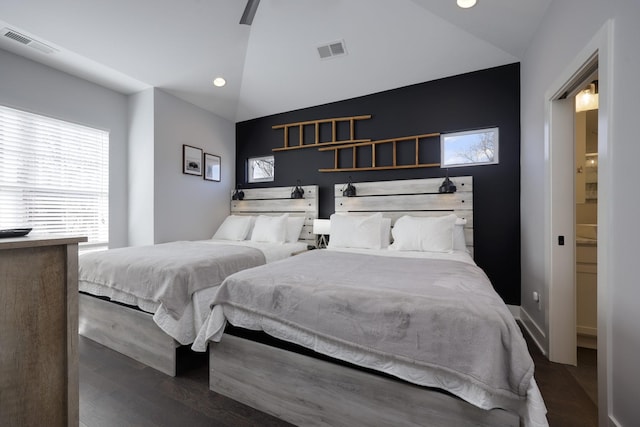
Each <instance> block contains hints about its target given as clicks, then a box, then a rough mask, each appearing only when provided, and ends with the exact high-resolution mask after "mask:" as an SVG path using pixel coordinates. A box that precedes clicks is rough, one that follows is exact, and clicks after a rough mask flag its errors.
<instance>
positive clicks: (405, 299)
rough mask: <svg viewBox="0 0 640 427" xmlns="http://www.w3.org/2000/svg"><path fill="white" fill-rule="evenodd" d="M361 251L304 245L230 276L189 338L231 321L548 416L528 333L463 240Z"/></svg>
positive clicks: (209, 334) (531, 418) (531, 421)
mask: <svg viewBox="0 0 640 427" xmlns="http://www.w3.org/2000/svg"><path fill="white" fill-rule="evenodd" d="M361 251H364V250H349V251H335V250H318V251H311V252H309V253H305V254H302V255H299V256H297V257H295V258H292V259H290V260H283V261H280V262H276V263H273V264H269V265H266V266H263V267H259V268H253V269H249V270H245V271H242V272H239V273H236V274H234V275H232V276H230V277H228V278H227V279H226V280H225V281H224V282H223V284H222V285H221V286H220V288H219V289H218V290H217V292H216V295H215V298H214V300H213V301H212V306H213V309H212V310H211V313H210V315H209V317H208V319H207V320H206V322H205V324H204V325H203V327H202V329H201V330H200V333H199V334H198V337H197V338H196V340H195V342H194V344H193V346H192V348H193V349H194V350H197V351H204V350H205V348H206V343H207V340H213V341H219V340H220V339H224V338H223V336H222V333H223V331H224V326H225V324H226V322H227V321H228V322H229V323H231V324H232V325H234V326H238V327H243V328H246V329H252V330H263V331H265V332H267V333H268V334H270V335H272V336H275V337H276V338H279V339H282V340H285V341H289V342H293V343H296V344H299V345H302V346H304V347H307V348H310V349H312V350H314V351H316V352H318V353H321V354H325V355H328V356H331V357H333V358H336V359H340V360H344V361H347V362H350V363H353V364H356V365H359V366H363V367H366V368H371V369H374V370H377V371H381V372H385V373H387V374H391V375H394V376H396V377H398V378H401V379H403V380H406V381H408V382H411V383H414V384H418V385H422V386H428V387H437V388H440V389H444V390H447V391H449V392H451V393H453V394H455V395H457V396H459V397H461V398H463V399H465V400H466V401H468V402H470V403H472V404H474V405H476V406H478V407H480V408H484V409H491V408H503V409H507V410H511V411H513V412H516V413H518V414H519V415H521V416H522V417H523V420H524V422H525V425H531V426H537V425H540V426H544V425H547V422H546V418H545V412H546V409H545V407H544V403H543V401H542V397H541V395H540V393H539V390H538V388H537V385H536V383H535V380H534V378H533V368H534V366H533V361H532V359H531V357H530V355H529V353H528V350H527V346H526V343H525V341H524V338H523V337H522V334H521V332H520V330H519V328H518V326H517V324H516V323H515V320H514V319H513V317H512V316H511V314H510V312H509V310H508V308H507V307H506V305H505V304H504V303H503V301H502V300H501V299H500V297H499V296H498V295H497V293H496V292H495V291H494V290H493V287H492V286H491V283H490V282H489V280H488V278H487V277H486V275H485V274H484V272H483V271H482V270H481V269H480V268H478V267H477V266H476V265H475V263H473V261H472V260H471V259H470V257H469V256H468V254H467V253H466V252H462V251H459V252H455V253H454V254H451V255H452V256H451V258H450V259H447V255H448V254H444V253H437V257H436V258H430V257H429V256H428V255H427V254H428V253H426V252H417V253H414V252H410V251H402V252H396V251H389V250H379V251H369V253H358V252H361ZM382 254H385V255H391V256H383V255H382ZM397 254H403V255H402V256H395V255H397ZM328 265H330V266H331V268H330V269H329V268H327V266H328Z"/></svg>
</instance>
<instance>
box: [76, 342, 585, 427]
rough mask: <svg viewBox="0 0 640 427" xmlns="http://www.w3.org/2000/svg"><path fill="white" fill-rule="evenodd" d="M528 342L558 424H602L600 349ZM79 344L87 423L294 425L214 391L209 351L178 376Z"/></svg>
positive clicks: (184, 363)
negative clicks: (590, 389)
mask: <svg viewBox="0 0 640 427" xmlns="http://www.w3.org/2000/svg"><path fill="white" fill-rule="evenodd" d="M528 343H529V351H530V352H531V355H532V357H533V359H534V362H535V364H536V374H535V376H536V381H537V382H538V385H539V387H540V390H541V392H542V396H543V397H544V400H545V403H546V405H547V409H548V410H549V413H548V419H549V424H550V426H551V427H556V426H557V427H572V426H576V427H577V426H580V427H590V426H593V427H596V426H597V407H596V405H595V403H594V401H593V400H592V399H591V398H590V397H589V394H588V393H587V392H586V391H585V390H584V389H583V388H582V387H581V384H580V381H579V380H578V379H576V378H580V377H581V376H582V377H587V378H588V377H589V376H590V375H591V376H593V375H594V374H593V372H594V371H593V369H595V363H594V362H593V355H592V354H589V353H587V356H584V355H583V356H584V357H586V360H587V363H585V366H584V367H581V369H582V368H584V369H582V371H580V369H576V368H574V367H567V366H565V365H560V364H557V363H551V362H549V361H548V360H547V359H546V358H545V357H544V356H543V355H542V354H541V353H540V352H539V351H538V350H537V348H536V347H535V346H534V345H533V344H532V343H531V342H530V341H528ZM180 350H182V349H180ZM185 350H186V349H185ZM79 351H80V425H81V426H84V427H115V426H118V427H121V426H167V427H171V426H190V427H191V426H229V427H249V426H256V427H257V426H261V427H262V426H264V427H270V426H272V427H275V426H290V424H288V423H286V422H284V421H281V420H278V419H276V418H274V417H271V416H269V415H267V414H264V413H262V412H259V411H257V410H255V409H252V408H249V407H247V406H245V405H243V404H240V403H238V402H235V401H233V400H231V399H229V398H226V397H224V396H221V395H218V394H216V393H214V392H211V391H209V389H208V378H207V368H208V364H207V355H206V354H204V353H202V354H198V353H193V352H190V351H184V352H183V351H181V352H180V354H179V355H178V368H179V370H178V376H177V377H175V378H173V377H169V376H167V375H165V374H162V373H160V372H158V371H156V370H154V369H152V368H148V367H146V366H144V365H142V364H140V363H138V362H136V361H134V360H132V359H130V358H128V357H126V356H123V355H121V354H119V353H116V352H114V351H112V350H110V349H108V348H106V347H103V346H102V345H100V344H97V343H95V342H93V341H91V340H89V339H87V338H84V337H80V339H79ZM580 357H581V354H580V353H579V364H580ZM589 364H591V365H592V366H593V367H594V368H593V369H591V370H590V369H589V367H588V365H589ZM572 371H574V372H572ZM585 372H586V374H585ZM589 372H591V374H589ZM582 383H589V380H587V381H586V382H585V381H582Z"/></svg>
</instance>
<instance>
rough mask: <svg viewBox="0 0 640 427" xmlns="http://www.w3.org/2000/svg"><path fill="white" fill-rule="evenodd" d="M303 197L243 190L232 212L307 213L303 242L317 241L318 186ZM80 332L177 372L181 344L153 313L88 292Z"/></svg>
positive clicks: (286, 190) (285, 190)
mask: <svg viewBox="0 0 640 427" xmlns="http://www.w3.org/2000/svg"><path fill="white" fill-rule="evenodd" d="M302 188H303V189H304V199H291V190H292V187H269V188H254V189H246V190H244V193H245V197H244V200H232V201H231V213H232V214H233V215H258V214H260V215H281V214H283V213H289V215H291V216H305V222H304V226H303V229H302V232H301V233H300V241H302V242H305V243H307V244H314V243H315V235H314V234H313V233H312V231H313V220H314V219H316V218H317V217H318V186H317V185H307V186H303V187H302ZM78 329H79V332H80V335H82V336H84V337H87V338H89V339H91V340H93V341H96V342H98V343H100V344H102V345H104V346H106V347H108V348H110V349H112V350H115V351H117V352H119V353H122V354H124V355H126V356H129V357H131V358H133V359H135V360H137V361H139V362H141V363H144V364H145V365H147V366H150V367H152V368H155V369H157V370H159V371H161V372H164V373H165V374H167V375H171V376H175V375H176V348H177V347H179V345H180V344H179V343H178V342H177V341H175V340H174V339H173V338H172V337H171V336H169V335H167V334H166V333H165V332H164V331H162V329H160V328H159V327H158V325H156V324H155V322H154V321H153V314H150V313H147V312H144V311H140V310H137V309H135V308H132V307H128V306H124V305H120V304H116V303H113V302H110V301H107V300H104V299H100V298H96V297H94V296H91V295H87V294H80V297H79V328H78Z"/></svg>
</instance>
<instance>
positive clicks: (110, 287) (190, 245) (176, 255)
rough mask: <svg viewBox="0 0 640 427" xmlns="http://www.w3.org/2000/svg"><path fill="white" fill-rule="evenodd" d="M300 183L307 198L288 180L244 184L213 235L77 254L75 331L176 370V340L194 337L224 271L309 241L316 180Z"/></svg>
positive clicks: (183, 341) (262, 261) (281, 253)
mask: <svg viewBox="0 0 640 427" xmlns="http://www.w3.org/2000/svg"><path fill="white" fill-rule="evenodd" d="M303 188H304V190H305V198H304V199H291V198H290V194H291V189H290V188H289V187H275V188H264V189H250V190H245V200H242V201H235V200H234V201H232V205H231V216H229V217H228V218H227V219H226V220H225V221H224V223H223V224H222V225H221V226H220V228H219V229H218V231H217V232H216V234H215V235H214V236H213V237H214V238H213V239H211V240H202V241H188V242H187V241H185V242H171V243H164V244H158V245H152V246H141V247H129V248H121V249H113V250H109V251H106V252H97V253H88V254H84V255H82V256H80V259H79V289H80V291H81V294H80V299H79V312H80V318H79V332H80V334H81V335H83V336H86V337H88V338H90V339H92V340H94V341H97V342H99V343H101V344H103V345H105V346H107V347H109V348H111V349H113V350H116V351H118V352H120V353H123V354H125V355H127V356H129V357H132V358H133V359H136V360H138V361H140V362H142V363H144V364H146V365H148V366H151V367H153V368H155V369H158V370H159V371H161V372H164V373H166V374H168V375H172V376H174V375H175V374H176V348H177V347H178V346H180V345H190V344H191V343H192V342H193V340H194V339H195V337H196V334H197V332H198V330H199V329H200V326H201V325H202V323H203V321H204V320H205V318H206V316H207V314H208V312H209V302H210V300H211V297H212V295H213V294H214V292H215V290H216V288H217V287H218V286H219V285H220V284H221V283H222V281H223V280H224V279H225V278H226V277H227V276H229V275H230V274H233V273H235V272H238V271H240V270H243V269H246V268H250V267H255V266H259V265H262V264H265V263H269V262H273V261H276V260H279V259H282V258H286V257H289V256H291V255H292V254H296V253H298V252H300V251H304V250H306V248H307V245H309V244H312V243H313V242H314V240H315V239H314V236H313V234H312V224H313V220H314V219H315V218H317V216H318V198H317V195H318V187H317V186H305V187H303ZM258 219H260V220H258ZM277 232H284V235H283V236H278V235H274V233H275V234H277ZM256 235H258V236H256ZM283 237H284V241H283Z"/></svg>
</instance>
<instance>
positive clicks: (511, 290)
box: [236, 63, 520, 305]
mask: <svg viewBox="0 0 640 427" xmlns="http://www.w3.org/2000/svg"><path fill="white" fill-rule="evenodd" d="M357 83H358V82H353V84H357ZM300 96H304V94H300ZM365 114H371V115H372V118H371V119H369V120H363V121H359V122H356V138H371V139H372V140H378V139H386V138H394V137H401V136H410V135H417V134H424V133H431V132H440V133H446V132H456V131H463V130H471V129H479V128H486V127H498V128H499V132H500V142H499V160H500V163H499V164H497V165H484V166H473V167H459V168H451V169H449V175H450V176H452V177H455V176H456V175H472V176H473V189H474V248H475V261H476V263H477V264H478V265H479V266H480V267H482V268H483V269H484V271H485V272H486V273H487V275H488V276H489V278H490V279H491V282H492V283H493V285H494V287H495V289H496V290H497V292H498V293H499V294H500V296H502V298H503V299H504V301H505V302H506V303H507V304H513V305H520V64H519V63H515V64H510V65H505V66H501V67H496V68H490V69H487V70H481V71H475V72H472V73H468V74H462V75H458V76H453V77H447V78H444V79H440V80H434V81H430V82H426V83H420V84H416V85H412V86H406V87H402V88H399V89H393V90H389V91H386V92H380V93H375V94H371V95H367V96H362V97H358V98H353V99H348V100H344V101H339V102H334V103H331V104H325V105H319V106H316V107H311V108H305V109H302V110H296V111H291V112H287V113H282V114H276V115H272V116H268V117H261V118H258V119H253V120H248V121H245V122H240V123H237V124H236V159H237V160H236V162H237V165H236V166H237V167H236V182H238V183H239V184H241V185H242V187H243V188H251V187H268V186H292V187H293V186H294V185H295V183H296V180H298V179H299V180H301V182H302V184H317V185H319V186H320V217H322V218H328V217H329V215H331V214H332V213H333V197H334V194H333V185H334V184H336V183H342V182H346V181H347V180H348V178H349V176H351V177H352V178H353V181H354V182H356V183H357V182H358V181H385V180H398V179H413V178H431V177H440V176H442V177H444V176H445V172H446V171H445V170H444V169H440V168H418V169H404V170H386V171H360V172H324V173H321V172H318V169H320V168H332V167H333V152H319V151H318V150H317V149H315V148H307V149H301V150H290V151H280V152H272V151H271V150H272V149H273V148H278V147H282V146H283V130H282V129H279V130H273V129H271V126H273V125H279V124H284V123H292V122H299V121H307V120H318V119H326V118H331V117H344V116H357V115H365ZM322 131H323V132H322V133H323V134H324V133H325V132H326V130H325V129H324V128H323V129H322ZM347 132H348V127H346V126H341V127H340V128H339V137H340V138H347V137H348V134H347ZM291 137H292V138H294V137H295V135H293V134H292V135H291ZM309 140H313V139H312V138H309ZM321 140H326V138H321ZM432 144H433V145H430V146H429V147H428V148H427V149H426V150H425V153H424V156H425V157H426V158H425V159H422V158H421V162H431V161H433V162H439V161H440V142H439V139H438V138H436V139H434V141H433V143H432ZM268 154H274V155H275V181H274V182H270V183H265V184H248V183H247V179H246V161H247V158H249V157H255V156H261V155H268ZM361 155H363V153H359V154H358V156H361ZM389 155H390V154H389ZM405 155H406V156H407V157H411V154H409V153H404V152H403V151H402V152H401V153H400V157H401V159H402V158H404V156H405ZM421 155H422V154H421ZM380 156H382V154H380V153H378V157H380Z"/></svg>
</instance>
